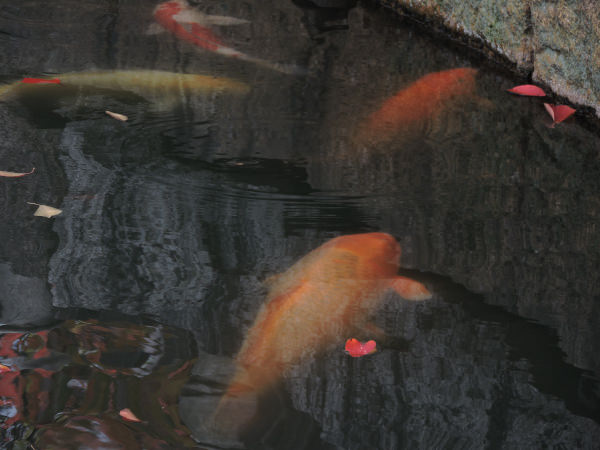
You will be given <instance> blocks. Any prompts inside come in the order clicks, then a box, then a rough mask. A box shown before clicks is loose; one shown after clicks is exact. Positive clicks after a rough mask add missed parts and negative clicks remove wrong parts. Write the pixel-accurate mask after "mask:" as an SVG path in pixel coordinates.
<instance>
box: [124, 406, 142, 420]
mask: <svg viewBox="0 0 600 450" xmlns="http://www.w3.org/2000/svg"><path fill="white" fill-rule="evenodd" d="M119 415H120V416H121V417H122V418H123V419H125V420H128V421H130V422H141V420H140V419H138V418H137V417H136V416H135V414H134V413H132V412H131V410H130V409H129V408H125V409H122V410H121V411H119Z"/></svg>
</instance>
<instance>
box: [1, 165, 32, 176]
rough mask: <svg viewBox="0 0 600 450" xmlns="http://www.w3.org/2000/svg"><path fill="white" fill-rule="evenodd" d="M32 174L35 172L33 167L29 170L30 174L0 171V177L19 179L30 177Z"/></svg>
mask: <svg viewBox="0 0 600 450" xmlns="http://www.w3.org/2000/svg"><path fill="white" fill-rule="evenodd" d="M33 172H35V167H34V168H33V169H31V172H5V171H4V170H0V177H8V178H19V177H24V176H25V175H30V174H32V173H33Z"/></svg>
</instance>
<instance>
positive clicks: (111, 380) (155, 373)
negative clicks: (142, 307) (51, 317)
mask: <svg viewBox="0 0 600 450" xmlns="http://www.w3.org/2000/svg"><path fill="white" fill-rule="evenodd" d="M79 315H80V316H85V315H87V316H88V317H89V318H87V319H85V320H82V319H75V320H73V319H71V320H64V321H62V322H59V323H57V324H56V325H54V326H51V327H48V328H44V329H32V330H27V331H14V332H10V331H9V332H4V333H2V334H1V336H0V352H1V354H0V357H1V358H2V364H3V365H4V366H5V367H6V368H5V369H4V372H3V373H2V378H1V381H0V384H1V392H2V410H1V412H2V417H3V427H2V431H3V433H2V434H3V437H4V441H5V442H6V441H7V440H16V441H21V440H26V439H31V440H33V441H34V442H37V444H38V445H39V447H40V448H56V449H59V448H83V447H87V448H99V446H102V445H103V444H102V442H109V441H110V442H112V443H113V444H112V445H114V446H118V445H123V446H125V448H137V447H136V445H137V444H136V443H137V442H138V441H139V442H141V443H143V444H142V448H170V446H171V445H174V444H176V445H178V446H181V447H190V446H193V445H194V443H193V441H192V440H191V438H190V436H189V434H190V432H189V430H188V429H187V428H186V427H185V426H184V425H183V424H182V423H181V422H180V420H179V415H178V412H177V403H178V396H179V393H180V390H181V388H182V386H183V385H184V384H185V382H186V381H187V379H188V377H189V372H190V369H191V367H192V364H193V362H194V359H195V345H194V344H193V341H190V336H189V334H188V333H186V332H184V331H181V330H177V329H173V328H169V327H166V326H164V325H159V324H147V325H144V324H143V323H142V322H141V321H139V320H138V321H137V323H136V322H131V321H123V320H121V321H105V320H98V319H96V318H93V314H91V313H87V314H86V313H83V314H82V313H80V314H79ZM96 315H97V314H96ZM130 320H131V319H130ZM124 408H129V409H131V410H133V411H135V414H136V416H137V417H138V418H139V419H140V420H141V422H140V423H128V421H127V420H125V419H124V418H122V417H121V416H120V414H119V412H120V411H121V410H123V409H124ZM106 439H109V441H106ZM132 443H133V444H135V445H133V444H132ZM132 445H133V446H132Z"/></svg>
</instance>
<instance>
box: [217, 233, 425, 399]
mask: <svg viewBox="0 0 600 450" xmlns="http://www.w3.org/2000/svg"><path fill="white" fill-rule="evenodd" d="M400 253H401V250H400V245H398V243H397V242H396V240H395V239H394V238H393V237H392V236H390V235H389V234H386V233H366V234H355V235H348V236H341V237H337V238H335V239H332V240H330V241H328V242H326V243H325V244H323V245H322V246H320V247H319V248H317V249H316V250H313V251H312V252H310V253H309V254H308V255H306V256H304V257H303V258H302V259H300V261H298V262H297V263H296V264H294V265H293V266H292V267H291V268H290V269H289V270H287V271H286V272H285V273H283V274H281V275H279V276H277V277H276V278H275V279H274V280H273V281H272V283H271V289H270V292H269V294H268V297H267V299H266V302H265V305H264V306H263V308H262V309H261V311H260V312H259V314H258V317H257V319H256V321H255V322H254V325H253V326H252V328H251V329H250V330H249V331H248V335H247V337H246V339H245V341H244V342H243V344H242V348H241V350H240V352H239V354H238V356H237V366H238V371H237V374H236V375H235V376H234V378H233V381H232V382H231V384H230V386H229V389H228V390H227V393H226V394H225V397H224V400H226V399H227V398H228V397H235V396H239V395H240V394H243V393H251V392H260V391H261V390H263V389H264V388H267V387H268V386H270V385H271V384H273V383H274V382H276V381H277V380H278V379H280V377H281V376H282V374H283V373H284V372H285V371H286V369H288V368H289V367H291V366H292V365H294V364H296V363H298V362H300V361H302V359H303V358H304V357H306V356H308V355H312V354H315V353H316V352H318V351H319V350H320V349H324V348H327V347H329V346H330V345H332V344H335V343H338V342H344V340H345V337H346V336H347V333H348V332H349V331H351V330H353V329H354V328H360V327H364V326H365V325H366V322H367V319H368V316H369V314H370V313H371V312H373V311H374V310H375V309H376V307H377V306H378V305H379V303H380V302H381V300H382V299H383V294H384V293H385V292H386V291H388V290H390V289H392V290H394V291H396V292H397V293H398V294H399V295H401V296H402V297H404V298H406V299H409V300H424V299H427V298H430V297H431V294H430V293H429V291H428V290H427V289H426V288H425V286H423V285H422V284H421V283H418V282H416V281H414V280H411V279H409V278H405V277H401V276H398V275H397V272H398V268H399V263H400ZM222 405H223V402H222Z"/></svg>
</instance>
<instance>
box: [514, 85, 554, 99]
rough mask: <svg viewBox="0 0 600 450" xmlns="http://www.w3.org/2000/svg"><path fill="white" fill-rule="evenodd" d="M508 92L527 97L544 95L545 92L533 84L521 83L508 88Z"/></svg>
mask: <svg viewBox="0 0 600 450" xmlns="http://www.w3.org/2000/svg"><path fill="white" fill-rule="evenodd" d="M508 92H512V93H513V94H518V95H526V96H528V97H545V96H546V93H545V92H544V91H543V90H542V89H541V88H539V87H537V86H534V85H533V84H522V85H520V86H515V87H514V88H512V89H508Z"/></svg>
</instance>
